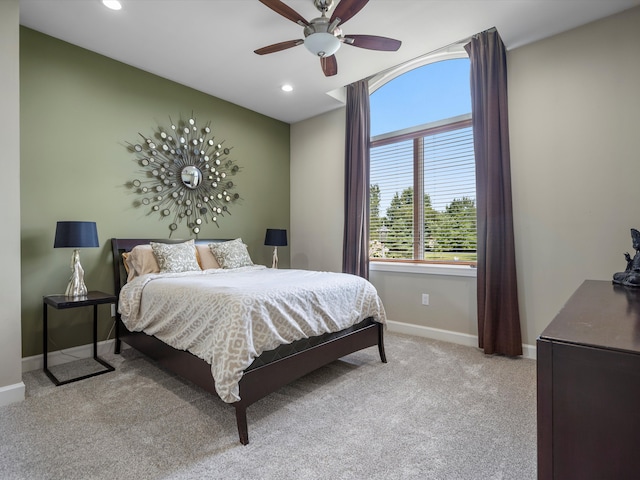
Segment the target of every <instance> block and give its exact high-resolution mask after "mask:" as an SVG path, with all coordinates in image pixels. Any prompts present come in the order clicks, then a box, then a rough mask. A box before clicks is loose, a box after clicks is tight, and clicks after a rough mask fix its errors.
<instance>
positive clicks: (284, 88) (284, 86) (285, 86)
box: [280, 83, 293, 92]
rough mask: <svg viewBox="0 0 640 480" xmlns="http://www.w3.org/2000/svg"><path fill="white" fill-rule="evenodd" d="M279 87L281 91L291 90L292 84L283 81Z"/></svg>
mask: <svg viewBox="0 0 640 480" xmlns="http://www.w3.org/2000/svg"><path fill="white" fill-rule="evenodd" d="M280 88H281V89H282V91H283V92H292V91H293V86H291V85H289V84H288V83H285V84H284V85H282V87H280Z"/></svg>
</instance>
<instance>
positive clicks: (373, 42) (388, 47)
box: [344, 35, 402, 52]
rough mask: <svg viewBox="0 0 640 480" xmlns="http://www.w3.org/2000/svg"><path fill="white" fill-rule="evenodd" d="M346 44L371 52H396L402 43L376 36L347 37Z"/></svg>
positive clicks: (345, 38) (345, 37)
mask: <svg viewBox="0 0 640 480" xmlns="http://www.w3.org/2000/svg"><path fill="white" fill-rule="evenodd" d="M344 43H346V44H347V45H351V46H354V47H360V48H368V49H369V50H384V51H387V52H395V51H396V50H398V49H399V48H400V45H402V42H401V41H400V40H395V39H393V38H387V37H378V36H376V35H345V36H344Z"/></svg>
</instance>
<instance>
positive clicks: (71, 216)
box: [5, 27, 290, 357]
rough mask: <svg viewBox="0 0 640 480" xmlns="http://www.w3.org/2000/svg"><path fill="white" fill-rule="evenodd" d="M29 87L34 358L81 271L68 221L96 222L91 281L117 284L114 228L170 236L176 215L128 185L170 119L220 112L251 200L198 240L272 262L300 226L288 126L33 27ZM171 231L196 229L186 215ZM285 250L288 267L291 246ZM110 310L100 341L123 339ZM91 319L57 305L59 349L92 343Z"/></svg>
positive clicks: (220, 134) (86, 255)
mask: <svg viewBox="0 0 640 480" xmlns="http://www.w3.org/2000/svg"><path fill="white" fill-rule="evenodd" d="M166 60H167V61H170V59H166ZM221 75H224V73H223V71H222V70H221ZM215 81H216V78H215V77H212V78H211V82H215ZM20 89H21V91H20V115H21V116H20V132H21V133H20V136H21V138H20V149H21V152H20V158H21V160H20V200H21V212H20V213H21V261H22V276H21V282H22V284H21V287H22V299H21V300H22V356H23V357H29V356H32V355H37V354H39V353H42V297H43V296H44V295H48V294H54V293H63V292H64V290H65V288H66V285H67V282H68V280H69V277H70V275H71V270H70V261H71V253H72V250H71V249H54V248H53V239H54V234H55V227H56V222H57V221H58V220H84V221H95V222H97V226H98V236H99V239H100V247H99V248H87V249H83V250H81V252H80V257H81V261H82V266H83V268H84V270H85V282H86V284H87V288H88V289H89V290H102V291H105V292H113V283H112V282H113V278H112V265H111V257H110V255H111V251H110V239H111V238H112V237H149V238H166V237H168V236H169V228H168V226H169V223H170V221H167V220H162V219H161V218H160V216H159V215H158V214H157V213H155V212H154V213H153V214H149V212H150V209H149V207H136V206H134V204H135V201H136V200H138V199H139V197H138V196H137V195H135V194H134V193H133V190H132V189H131V188H130V187H128V186H127V183H128V182H130V181H131V180H133V179H135V178H139V177H140V176H141V169H140V167H139V166H138V164H137V162H136V157H135V155H133V154H132V153H131V152H130V151H129V150H128V145H129V144H130V143H137V142H139V141H140V140H141V138H140V136H139V135H138V133H142V134H143V135H145V136H149V135H150V134H152V133H153V132H154V131H155V130H156V128H157V127H158V126H169V124H170V123H169V117H171V118H172V120H173V121H174V122H177V121H178V119H180V118H182V119H185V120H186V119H188V118H190V117H192V116H193V117H194V118H195V119H196V121H197V123H198V125H199V126H204V125H205V124H206V123H207V122H209V121H210V122H211V129H212V133H213V135H214V136H215V138H216V139H217V140H224V141H225V145H227V146H232V147H233V150H232V157H233V158H234V159H235V160H236V161H237V164H238V165H239V166H240V168H241V170H240V172H239V173H238V174H237V175H235V176H234V177H233V181H234V183H235V184H236V185H237V189H236V191H237V192H238V193H239V194H240V196H241V198H240V200H239V201H237V202H236V203H234V204H232V205H231V206H230V208H229V210H230V215H225V216H224V217H222V218H220V220H219V222H218V223H219V227H218V226H216V225H215V224H212V223H208V224H207V223H205V224H204V225H203V226H202V229H201V232H200V235H199V237H200V238H236V237H242V239H243V241H244V242H245V243H246V244H247V245H248V247H249V252H250V253H251V256H252V258H253V260H254V262H255V263H258V264H264V265H270V263H271V252H272V251H271V248H270V247H265V246H264V245H263V242H264V234H265V230H266V229H267V228H286V229H289V211H290V197H289V195H290V187H289V170H290V168H289V161H290V147H289V124H287V123H283V122H280V121H278V120H274V119H272V118H269V117H266V116H264V115H260V114H258V113H256V112H253V111H251V110H248V109H245V108H242V107H240V106H237V105H234V104H231V103H229V102H225V101H223V100H220V99H218V98H215V97H212V96H210V95H206V94H204V93H202V92H199V91H196V90H193V89H191V88H188V87H185V86H183V85H180V84H177V83H175V82H172V81H170V80H167V79H164V78H161V77H158V76H156V75H153V74H151V73H148V72H144V71H142V70H139V69H136V68H134V67H131V66H128V65H125V64H123V63H120V62H117V61H115V60H112V59H109V58H106V57H104V56H101V55H99V54H96V53H93V52H90V51H88V50H84V49H81V48H79V47H76V46H73V45H71V44H69V43H65V42H62V41H60V40H57V39H54V38H52V37H49V36H47V35H44V34H41V33H38V32H35V31H33V30H30V29H28V28H24V27H21V28H20ZM5 208H10V206H5ZM172 237H173V238H185V239H188V238H192V236H191V235H190V231H189V229H188V228H187V226H186V225H185V224H180V225H179V227H178V230H177V231H176V232H175V233H174V234H173V235H172ZM278 254H279V259H280V264H281V265H282V266H283V267H287V266H289V264H290V263H289V249H288V247H282V248H280V249H278ZM99 318H100V321H99V325H100V334H99V340H104V339H106V338H107V336H109V338H113V332H112V331H111V330H112V326H113V321H112V320H111V317H110V309H109V307H108V306H100V307H99ZM90 319H91V308H84V309H72V310H64V311H56V310H52V309H50V310H49V338H50V345H49V349H50V351H52V350H58V349H61V348H70V347H73V346H78V345H85V344H88V343H90V342H91V321H90Z"/></svg>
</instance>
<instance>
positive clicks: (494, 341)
mask: <svg viewBox="0 0 640 480" xmlns="http://www.w3.org/2000/svg"><path fill="white" fill-rule="evenodd" d="M465 50H466V51H467V53H468V54H469V58H470V60H471V110H472V117H473V136H474V148H475V157H476V195H477V215H478V272H477V273H478V339H479V346H480V348H482V349H484V352H485V353H487V354H493V353H497V354H504V355H510V356H515V355H522V338H521V332H520V314H519V308H518V285H517V282H516V260H515V247H514V238H513V211H512V205H511V167H510V157H509V122H508V115H507V58H506V51H505V48H504V44H503V43H502V39H501V38H500V35H499V34H498V32H497V31H496V30H495V29H491V30H487V31H486V32H482V33H479V34H478V35H475V36H474V37H473V38H472V39H471V41H470V42H469V43H468V44H467V45H465Z"/></svg>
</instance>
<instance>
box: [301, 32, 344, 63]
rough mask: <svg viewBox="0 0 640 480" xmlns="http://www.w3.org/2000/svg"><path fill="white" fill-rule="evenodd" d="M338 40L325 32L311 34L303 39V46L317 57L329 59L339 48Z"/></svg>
mask: <svg viewBox="0 0 640 480" xmlns="http://www.w3.org/2000/svg"><path fill="white" fill-rule="evenodd" d="M340 43H341V42H340V39H339V38H338V37H336V36H335V35H333V34H331V33H327V32H317V33H312V34H311V35H309V36H308V37H307V38H305V39H304V46H305V47H306V48H307V50H309V51H310V52H311V53H313V54H314V55H317V56H318V57H330V56H331V55H333V54H334V53H336V52H337V51H338V49H339V48H340Z"/></svg>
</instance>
